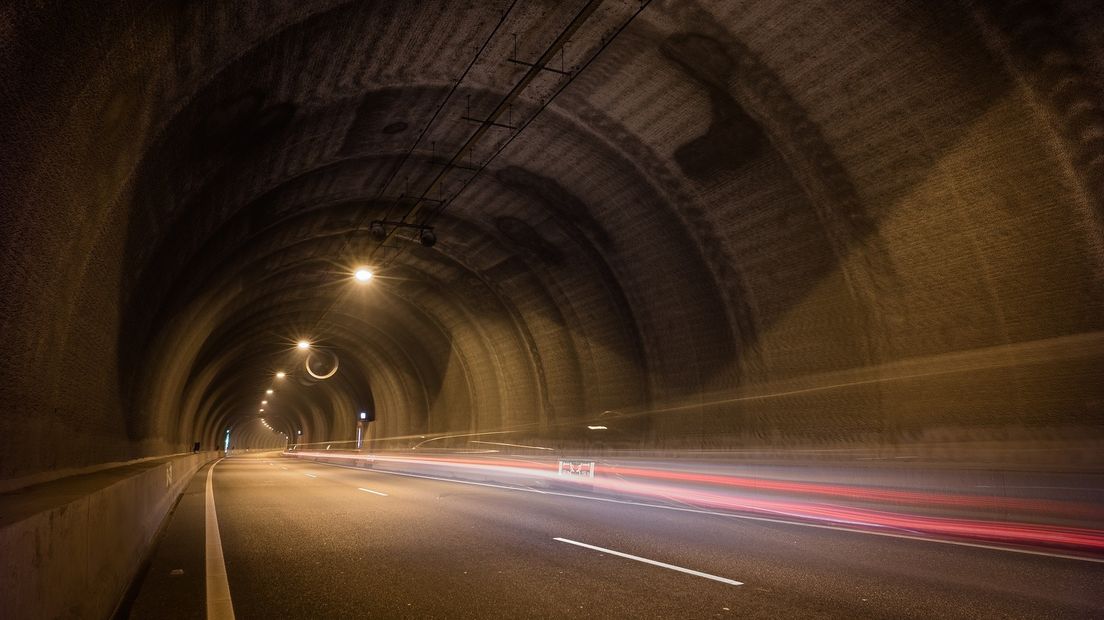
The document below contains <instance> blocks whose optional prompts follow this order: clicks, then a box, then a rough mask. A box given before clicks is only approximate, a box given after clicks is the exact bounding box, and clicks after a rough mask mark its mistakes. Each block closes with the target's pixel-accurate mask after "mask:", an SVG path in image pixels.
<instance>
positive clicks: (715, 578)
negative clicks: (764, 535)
mask: <svg viewBox="0 0 1104 620" xmlns="http://www.w3.org/2000/svg"><path fill="white" fill-rule="evenodd" d="M552 540H558V541H560V542H562V543H567V544H569V545H576V546H578V547H585V548H587V549H591V550H593V551H598V552H600V553H608V554H610V555H616V556H617V557H620V558H627V559H629V560H636V561H637V562H643V563H645V564H651V565H652V566H659V567H662V568H667V569H670V570H674V571H678V572H680V573H686V574H687V575H694V576H695V577H704V578H706V579H712V580H713V581H719V582H721V583H727V584H728V585H731V586H742V585H744V582H742V581H736V580H734V579H728V578H727V577H718V576H716V575H710V574H709V573H703V572H701V571H696V570H693V569H690V568H683V567H681V566H675V565H674V564H668V563H666V562H660V561H658V560H649V559H648V558H642V557H640V556H638V555H632V554H629V553H621V552H620V551H614V550H613V549H606V548H605V547H597V546H595V545H588V544H586V543H581V542H579V541H577V540H568V539H567V538H559V537H556V538H553V539H552Z"/></svg>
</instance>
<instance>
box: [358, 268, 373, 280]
mask: <svg viewBox="0 0 1104 620" xmlns="http://www.w3.org/2000/svg"><path fill="white" fill-rule="evenodd" d="M353 277H355V278H356V279H357V280H358V281H360V282H367V281H368V280H371V279H372V272H371V271H369V270H367V269H357V270H356V273H355V274H353Z"/></svg>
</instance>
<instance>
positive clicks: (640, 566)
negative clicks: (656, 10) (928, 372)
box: [131, 456, 1104, 618]
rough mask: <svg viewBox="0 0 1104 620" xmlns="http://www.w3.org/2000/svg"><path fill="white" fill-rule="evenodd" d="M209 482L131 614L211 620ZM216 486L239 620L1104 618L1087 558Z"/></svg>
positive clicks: (593, 513) (252, 464) (434, 499)
mask: <svg viewBox="0 0 1104 620" xmlns="http://www.w3.org/2000/svg"><path fill="white" fill-rule="evenodd" d="M206 476H207V470H206V469H204V470H202V471H201V472H200V474H198V475H197V482H196V483H194V484H193V485H192V488H191V489H190V490H189V493H188V494H186V495H185V498H184V500H182V502H181V506H180V508H178V510H177V513H176V514H174V517H173V521H172V523H171V524H170V526H169V528H168V530H167V533H166V536H165V538H164V539H163V540H162V542H161V543H160V546H159V550H158V554H157V556H156V557H155V559H154V561H153V564H152V566H151V569H150V574H149V575H148V576H147V579H146V583H145V584H144V585H143V586H142V592H141V594H140V595H139V596H138V599H137V601H136V602H135V604H134V605H133V607H132V609H131V617H161V618H165V617H196V618H202V617H205V612H204V610H205V604H204V603H205V601H204V592H205V591H206V588H205V587H204V586H205V585H206V578H205V576H204V575H205V573H204V571H203V570H202V565H203V558H202V557H200V558H199V559H198V560H197V559H196V553H197V551H196V550H197V549H198V550H199V551H198V553H199V554H200V555H201V556H202V552H203V548H204V545H203V540H202V532H203V528H202V526H200V527H196V526H195V522H196V521H197V520H198V519H201V518H202V516H203V515H202V514H201V512H202V511H201V504H202V502H200V497H201V496H202V494H201V493H200V491H201V490H202V488H201V485H200V484H199V483H201V482H203V479H205V478H206ZM212 482H213V485H212V491H213V498H214V504H215V506H216V508H217V522H218V529H219V533H220V536H219V540H220V542H221V547H222V552H223V556H224V558H225V566H226V575H227V584H228V587H229V593H230V597H231V599H232V604H233V610H234V613H235V615H236V617H237V618H277V617H287V618H308V617H315V618H329V617H333V618H348V617H374V618H487V617H499V618H723V617H734V618H735V617H743V618H749V617H752V618H818V617H823V618H868V617H879V618H1009V617H1022V618H1077V617H1104V564H1101V563H1095V562H1089V561H1083V560H1075V559H1069V558H1061V557H1052V556H1047V555H1037V554H1026V553H1017V552H1010V551H1002V550H996V549H988V548H979V547H972V546H964V545H956V544H942V543H935V542H926V541H922V540H911V539H906V538H897V537H887V536H879V535H873V534H868V533H859V532H849V531H842V530H838V529H831V528H822V527H812V526H808V525H795V524H787V523H776V522H769V521H761V520H753V519H744V518H738V517H732V516H722V515H717V514H707V513H703V512H692V511H680V510H671V509H664V508H656V507H650V506H644V505H637V504H633V503H621V502H613V501H602V500H597V499H587V498H582V497H568V496H564V495H553V494H547V493H540V492H527V491H524V490H512V489H506V488H498V487H495V486H483V485H479V484H471V483H462V482H454V481H442V480H434V479H426V478H419V477H411V476H403V475H396V474H387V473H381V472H375V471H361V470H355V469H349V468H343V467H336V466H328V465H321V464H317V463H312V462H309V461H300V460H297V459H293V458H281V457H279V456H267V457H234V458H228V459H224V460H222V461H220V462H219V463H218V464H217V466H216V467H215V469H214V474H213V477H212ZM187 523H191V525H187ZM209 551H210V550H209V549H208V552H209ZM189 554H190V555H189ZM177 564H179V565H180V566H187V568H186V570H184V569H181V568H176V569H175V570H177V571H181V573H183V574H181V573H177V574H176V575H175V576H171V577H170V576H167V575H169V573H170V572H171V571H172V570H174V568H173V567H174V566H176V565H177ZM207 577H209V576H207ZM174 592H175V594H174ZM184 601H192V603H186V602H184Z"/></svg>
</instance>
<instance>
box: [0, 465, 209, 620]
mask: <svg viewBox="0 0 1104 620" xmlns="http://www.w3.org/2000/svg"><path fill="white" fill-rule="evenodd" d="M214 456H215V453H211V452H207V453H201V454H189V455H185V456H178V457H170V458H166V459H157V460H148V461H144V462H142V463H136V464H134V465H130V466H124V467H119V468H113V469H109V470H104V471H102V472H97V473H94V474H88V475H85V476H76V477H70V478H66V479H64V480H60V481H56V482H52V483H45V484H42V485H36V486H31V487H27V488H25V489H23V490H21V491H18V492H12V493H6V494H3V495H0V549H2V550H3V553H0V583H2V584H3V586H2V587H0V608H3V610H4V616H5V617H8V618H107V617H110V615H111V613H112V611H113V610H114V609H115V606H116V605H117V604H118V603H119V600H120V599H121V598H122V596H123V593H124V592H125V591H126V589H127V587H128V586H129V585H130V582H131V581H132V580H133V579H134V577H135V574H136V573H137V571H138V567H139V566H140V565H141V563H142V561H143V559H144V558H145V556H146V554H147V553H148V552H149V550H150V546H151V544H152V542H153V540H154V537H155V536H156V534H157V532H158V530H159V529H160V527H161V524H162V522H163V521H164V519H165V517H166V516H167V515H168V512H169V510H170V509H171V508H172V506H173V504H174V503H175V502H176V498H177V497H178V496H179V495H180V492H181V490H182V489H183V488H184V486H185V485H187V484H188V481H189V480H191V478H192V475H193V474H195V472H196V470H198V469H199V468H200V467H201V466H202V465H203V464H204V463H206V462H208V461H210V460H211V459H212V458H214Z"/></svg>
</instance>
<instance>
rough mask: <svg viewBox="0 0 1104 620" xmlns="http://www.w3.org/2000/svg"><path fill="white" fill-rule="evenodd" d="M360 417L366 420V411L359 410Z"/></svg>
mask: <svg viewBox="0 0 1104 620" xmlns="http://www.w3.org/2000/svg"><path fill="white" fill-rule="evenodd" d="M360 419H361V420H367V419H368V412H366V411H361V412H360Z"/></svg>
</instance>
